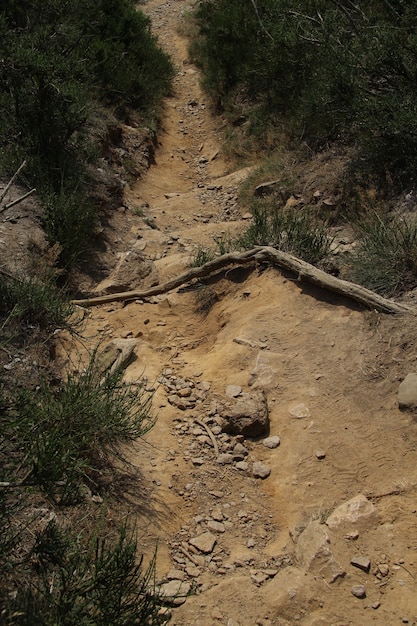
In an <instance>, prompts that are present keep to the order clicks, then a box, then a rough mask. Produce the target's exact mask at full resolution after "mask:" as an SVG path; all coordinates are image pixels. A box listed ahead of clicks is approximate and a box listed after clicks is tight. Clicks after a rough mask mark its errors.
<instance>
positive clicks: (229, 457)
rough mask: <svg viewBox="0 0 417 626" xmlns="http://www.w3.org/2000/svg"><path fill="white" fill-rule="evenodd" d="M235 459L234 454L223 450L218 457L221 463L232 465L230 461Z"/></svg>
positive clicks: (218, 461)
mask: <svg viewBox="0 0 417 626" xmlns="http://www.w3.org/2000/svg"><path fill="white" fill-rule="evenodd" d="M233 461H234V458H233V454H229V453H228V452H222V453H221V454H219V456H218V457H217V463H219V464H220V465H230V463H233Z"/></svg>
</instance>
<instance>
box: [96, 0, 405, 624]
mask: <svg viewBox="0 0 417 626" xmlns="http://www.w3.org/2000/svg"><path fill="white" fill-rule="evenodd" d="M187 9H188V3H187V0H151V1H150V2H148V3H147V4H146V5H145V6H144V10H145V11H146V13H147V14H149V15H150V16H151V18H152V21H153V27H154V30H155V33H156V34H157V35H158V37H159V39H160V42H161V44H162V45H163V46H164V47H165V48H166V49H167V50H168V51H169V52H170V53H171V54H172V55H173V57H174V60H175V63H176V66H177V68H178V74H177V77H176V80H175V91H174V94H173V96H172V97H171V98H170V99H169V100H168V101H167V103H166V110H165V118H164V123H163V132H162V133H161V134H160V137H159V140H160V146H159V149H158V151H157V154H156V164H155V165H153V166H152V167H151V168H150V170H149V172H148V174H147V175H146V176H145V178H143V179H142V180H140V181H139V182H138V183H136V184H135V186H134V187H133V188H131V189H129V190H128V192H127V202H128V204H129V205H130V206H144V205H145V203H147V204H148V205H149V207H147V208H146V214H147V215H148V216H149V217H151V218H152V219H153V220H154V223H155V224H156V226H157V229H152V228H149V227H147V226H146V225H144V223H143V221H142V220H140V219H139V217H137V218H135V216H134V215H133V214H130V216H129V220H130V222H129V223H130V230H129V231H128V232H127V234H126V232H125V234H124V237H125V244H126V249H129V247H131V246H132V242H134V241H138V240H139V241H142V242H143V246H142V247H143V253H144V254H145V255H146V256H148V257H149V258H150V259H151V260H153V261H154V262H155V266H156V269H157V272H158V280H159V281H160V282H163V281H165V280H167V279H168V278H172V277H173V276H175V275H177V274H179V273H180V272H182V271H184V268H185V267H186V266H187V264H188V263H189V261H190V257H192V255H193V251H195V249H196V248H197V247H198V245H199V244H201V243H206V244H207V243H210V242H211V241H212V238H213V236H221V235H225V234H227V233H228V232H230V233H234V232H236V231H237V230H239V229H242V228H244V226H245V224H246V223H247V222H246V221H245V220H243V219H242V217H243V215H242V214H243V213H244V212H246V211H245V210H243V209H240V207H239V206H237V205H236V201H235V191H236V187H237V185H238V183H239V181H240V180H241V179H243V178H244V177H245V176H246V175H247V172H248V170H244V171H237V172H235V171H233V166H232V165H231V164H230V163H227V162H226V160H225V159H224V157H223V156H222V149H221V143H220V141H221V133H220V132H219V128H218V125H219V123H220V122H219V120H217V119H216V118H213V117H212V116H211V114H210V112H209V110H208V107H207V106H206V101H205V97H204V95H203V94H202V92H201V90H200V87H199V74H198V71H197V69H196V68H195V67H194V66H193V65H192V64H191V63H190V62H189V60H188V55H187V41H186V39H185V38H184V37H182V36H181V35H180V34H178V26H179V24H180V22H181V16H182V14H183V12H184V11H186V10H187ZM126 220H127V218H126ZM126 223H127V222H125V224H124V228H125V231H126ZM119 244H120V242H119ZM209 289H211V290H214V291H215V292H216V294H217V300H216V301H215V302H214V304H213V306H212V308H211V309H210V310H209V312H208V313H204V312H198V311H197V301H196V295H195V292H193V291H190V290H179V291H178V292H174V293H170V294H168V295H164V296H158V297H155V298H153V299H152V301H148V302H134V303H130V304H128V305H126V306H124V307H123V306H122V305H121V304H112V305H106V306H102V307H95V308H92V309H91V310H89V313H88V318H87V328H86V334H87V335H89V336H92V337H94V340H96V339H97V338H101V339H102V340H104V341H107V340H111V339H115V338H137V339H138V344H137V345H136V347H135V353H136V360H135V361H134V362H133V363H132V364H131V365H129V366H128V367H127V369H126V378H127V379H128V380H134V379H137V378H140V377H141V376H143V375H145V376H146V378H147V379H148V386H149V388H155V390H156V391H155V396H154V411H155V413H156V415H157V418H158V420H157V423H156V425H155V427H154V428H153V430H152V431H151V432H150V433H149V435H148V436H147V438H146V440H147V442H148V445H144V444H140V445H138V447H137V451H136V454H135V455H134V457H133V458H132V460H133V461H134V462H135V463H136V464H137V465H138V466H139V467H140V468H141V472H142V482H141V483H140V485H138V487H137V504H138V505H139V507H138V510H137V515H138V519H137V525H138V529H139V531H140V535H141V537H142V547H143V550H144V552H145V554H147V555H149V554H151V552H152V550H153V548H154V546H155V545H156V544H158V546H159V547H158V563H157V571H158V578H159V579H164V577H166V575H167V574H168V572H169V571H170V570H171V569H172V568H175V569H176V570H181V572H183V574H182V576H183V577H184V580H185V581H191V582H192V583H193V585H194V588H195V591H196V593H195V595H191V596H190V597H189V598H188V599H187V600H186V602H185V603H184V604H182V605H181V606H179V607H177V608H173V609H172V617H171V621H170V622H169V623H170V624H172V625H176V626H180V625H181V626H186V625H187V626H191V625H193V626H194V625H195V626H197V625H201V626H203V625H204V626H206V625H211V624H222V625H225V626H226V625H227V626H237V625H240V626H254V625H255V624H259V625H260V624H264V625H266V624H274V625H284V624H285V625H290V624H297V623H300V624H303V625H306V626H307V625H312V624H315V625H317V626H318V625H322V626H325V625H326V626H327V625H329V624H335V625H336V624H337V625H338V626H341V625H342V624H343V625H347V624H349V625H350V624H351V625H355V626H356V625H360V624H371V623H372V624H374V623H375V624H384V625H386V624H396V623H401V621H402V622H403V623H409V624H412V623H417V593H416V577H417V497H416V485H417V422H416V419H415V417H414V415H413V414H412V413H407V412H401V411H400V410H399V409H398V403H397V390H398V385H399V382H400V380H401V379H402V378H403V377H404V376H405V375H406V374H407V373H408V372H410V371H413V370H415V368H416V367H417V364H416V358H417V354H416V352H415V349H414V338H415V336H416V330H417V323H416V320H415V319H414V318H411V317H410V318H409V317H394V316H383V315H379V314H377V313H374V312H369V311H364V310H361V309H359V308H358V307H356V306H355V305H353V304H352V303H350V302H349V301H345V300H343V299H341V298H336V297H334V296H332V295H330V294H327V293H324V292H321V291H320V290H318V289H317V290H316V289H313V288H307V287H304V288H303V287H302V286H301V285H300V284H299V283H297V282H296V281H295V280H293V277H291V276H283V275H282V274H281V273H280V272H278V271H277V270H274V269H271V268H269V269H268V268H264V267H260V268H257V269H255V270H254V271H252V272H251V273H246V271H245V272H244V271H242V272H240V273H239V272H235V273H232V274H230V275H228V276H226V277H223V278H222V279H221V280H219V281H216V282H214V283H213V284H212V285H211V286H209V287H208V288H206V290H205V294H206V295H207V294H209V293H210V292H209V291H208V290H209ZM202 297H203V296H202V295H201V290H200V303H201V298H202ZM236 340H238V341H236ZM242 340H243V341H242ZM257 363H258V367H257ZM175 377H176V378H175ZM175 379H176V381H177V382H178V380H179V379H181V380H186V381H187V384H188V382H190V381H191V385H192V386H193V389H198V390H199V393H200V395H199V396H198V399H197V402H196V403H195V404H194V405H193V407H192V408H185V409H184V410H182V409H181V408H178V407H177V406H174V405H172V404H170V402H169V401H168V399H167V393H166V391H165V389H164V382H165V383H166V381H171V382H172V381H173V380H174V381H175ZM158 381H159V382H158ZM202 383H206V384H202ZM228 385H237V386H240V387H241V388H242V391H243V392H249V391H253V390H254V389H258V390H259V389H261V390H263V391H264V392H265V394H266V397H267V402H268V407H269V414H270V420H271V428H270V431H271V432H270V434H271V435H278V436H279V437H280V440H281V443H280V445H279V447H277V448H275V449H268V448H266V447H265V446H264V445H263V443H262V439H260V440H257V441H255V440H245V441H244V445H245V447H246V448H247V449H248V451H249V455H248V469H247V470H239V469H237V468H236V466H235V464H231V465H221V464H219V463H217V462H216V455H215V453H214V449H213V447H212V442H211V440H210V438H209V436H208V434H207V432H206V431H205V430H204V428H202V427H201V425H199V424H198V423H197V421H196V420H198V421H199V422H201V421H203V422H207V423H208V424H209V427H210V428H211V429H213V428H214V427H215V421H214V422H213V421H210V420H209V419H208V418H210V416H211V417H213V415H214V413H213V411H212V409H213V406H215V403H216V402H217V401H218V399H219V398H220V397H224V395H225V392H226V387H227V386H228ZM300 405H301V408H300ZM297 414H298V415H299V417H294V415H297ZM300 415H301V416H300ZM213 424H214V426H213ZM215 436H216V441H217V442H218V445H219V446H220V448H221V449H222V446H223V444H224V445H225V447H226V448H227V441H226V440H224V439H222V437H221V436H218V435H215ZM318 457H322V458H318ZM196 458H198V459H200V461H201V463H200V461H198V463H195V462H193V459H194V460H195V459H196ZM255 461H262V462H264V463H265V464H267V465H268V466H269V467H270V468H271V474H270V476H269V477H268V478H266V479H264V480H262V479H256V478H254V477H253V476H252V472H251V468H252V465H253V463H254V462H255ZM139 494H142V495H144V497H145V500H144V501H142V502H141V501H140V498H139ZM360 494H363V495H364V496H366V497H367V498H368V500H369V502H370V503H371V504H372V505H373V506H374V511H373V513H372V514H371V515H369V516H366V517H362V518H359V520H358V521H357V522H346V521H345V522H344V523H343V524H341V525H340V526H337V527H335V528H329V527H328V526H326V525H324V524H323V523H324V522H325V521H326V520H327V518H328V516H329V515H330V514H331V513H332V512H333V511H334V510H335V508H337V507H338V506H339V505H340V504H342V503H344V502H346V501H348V500H350V499H351V498H354V497H356V496H358V495H360ZM145 503H146V506H145ZM213 520H214V521H216V520H217V521H218V520H220V522H219V523H221V524H223V528H224V530H223V531H219V532H217V533H215V532H214V533H213V534H214V535H215V537H216V540H217V543H216V546H215V547H214V549H213V551H212V552H210V553H209V554H207V555H205V556H202V554H201V552H199V551H198V550H196V549H193V547H192V546H191V545H190V544H189V543H188V542H189V540H190V539H192V538H195V537H197V536H198V535H200V534H201V533H203V532H204V531H206V530H207V525H208V524H210V522H213ZM314 521H316V522H317V523H316V524H313V525H311V522H314ZM317 528H318V530H317ZM305 529H309V530H308V532H306V533H303V531H305ZM310 531H311V533H312V534H313V535H314V537H315V538H314V539H311V541H310V540H309V539H308V535H309V533H310ZM317 533H318V534H317ZM323 533H325V534H323ZM324 536H327V537H328V541H327V539H326V540H325V541H324V546H323V545H321V543H320V537H324ZM302 537H303V539H302ZM317 537H318V538H319V541H318V543H317ZM184 550H185V552H184ZM187 553H188V555H189V556H191V557H192V559H191V560H190V558H188V556H187ZM358 556H362V557H366V558H368V559H369V560H370V562H371V564H370V569H369V571H363V570H362V569H360V568H358V567H356V566H355V565H352V564H351V560H352V559H353V558H354V557H358ZM177 575H178V576H179V574H177ZM174 576H175V575H174ZM354 585H364V586H365V590H366V597H365V598H357V597H355V596H354V595H353V594H352V587H353V586H354Z"/></svg>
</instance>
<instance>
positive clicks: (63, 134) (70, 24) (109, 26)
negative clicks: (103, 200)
mask: <svg viewBox="0 0 417 626" xmlns="http://www.w3.org/2000/svg"><path fill="white" fill-rule="evenodd" d="M0 59H1V60H0V149H1V158H0V173H1V174H4V175H10V174H12V173H13V172H14V171H15V170H16V169H17V168H18V166H19V165H20V164H21V163H22V162H23V160H26V161H27V167H26V169H25V171H24V179H23V182H25V183H26V184H27V185H28V186H31V187H36V188H37V190H38V193H39V195H40V197H41V199H42V201H43V203H44V206H45V227H46V231H47V234H48V236H49V238H50V240H51V242H56V241H57V242H59V244H60V246H61V255H60V262H61V264H62V265H63V266H64V267H65V268H69V267H71V266H72V265H73V264H74V263H75V262H76V261H77V259H78V257H79V255H80V254H81V252H82V251H83V248H84V246H85V243H86V239H87V238H88V235H89V234H90V233H91V230H92V228H93V225H94V220H95V215H96V210H97V207H96V206H95V203H94V200H93V196H94V186H95V185H96V181H95V180H94V176H93V175H92V174H91V171H92V167H91V165H93V164H94V163H95V161H96V160H97V158H99V157H101V156H102V146H103V143H104V141H105V139H106V136H107V133H108V129H109V127H110V126H111V125H113V126H115V125H116V124H117V122H118V120H126V119H127V118H128V117H129V114H130V112H131V111H132V110H133V111H135V114H136V115H137V116H139V117H138V119H142V120H143V121H144V122H146V123H152V124H154V123H155V115H156V110H157V107H158V105H159V104H160V101H161V98H162V97H163V96H164V95H166V94H167V92H168V90H169V88H170V81H171V78H172V75H173V68H172V65H171V62H170V60H169V58H168V57H167V55H166V54H165V53H163V52H162V51H161V49H160V48H159V47H158V45H157V43H156V41H155V39H154V37H153V36H152V35H151V33H150V30H149V20H148V18H147V17H145V16H144V15H143V13H141V12H140V11H137V10H136V9H135V6H134V3H133V1H132V0H98V1H97V0H73V1H71V2H69V1H67V0H64V1H61V0H22V1H21V2H15V1H14V0H3V1H2V3H1V6H0ZM89 166H90V167H89Z"/></svg>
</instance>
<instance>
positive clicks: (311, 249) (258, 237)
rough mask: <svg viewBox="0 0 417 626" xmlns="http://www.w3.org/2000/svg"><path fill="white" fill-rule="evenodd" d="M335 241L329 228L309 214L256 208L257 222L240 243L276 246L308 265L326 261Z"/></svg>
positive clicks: (254, 217)
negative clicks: (331, 237) (329, 235)
mask: <svg viewBox="0 0 417 626" xmlns="http://www.w3.org/2000/svg"><path fill="white" fill-rule="evenodd" d="M330 244H331V240H330V239H329V237H328V235H327V231H326V228H325V225H324V224H322V223H321V222H319V221H318V220H317V218H316V217H315V216H314V215H313V214H312V213H311V211H309V210H308V209H306V210H295V209H288V210H286V209H282V210H279V209H273V210H272V211H270V210H269V209H268V208H267V207H265V206H263V205H262V204H258V205H257V206H255V208H254V211H253V221H252V223H251V225H250V226H249V228H248V229H247V230H246V232H244V233H243V234H242V235H241V236H240V238H239V240H238V245H239V247H241V248H243V249H245V250H249V249H250V248H253V247H254V246H272V247H274V248H278V249H280V250H282V251H284V252H291V253H292V254H294V255H296V256H298V257H299V258H300V259H303V260H304V261H307V262H308V263H313V264H314V263H318V262H320V261H322V260H323V259H324V258H325V257H326V255H327V254H328V253H329V251H330Z"/></svg>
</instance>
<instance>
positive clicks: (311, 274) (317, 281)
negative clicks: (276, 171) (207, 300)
mask: <svg viewBox="0 0 417 626" xmlns="http://www.w3.org/2000/svg"><path fill="white" fill-rule="evenodd" d="M245 263H248V264H250V263H269V264H271V265H273V266H278V267H280V268H281V269H284V270H289V271H290V272H293V273H294V274H296V275H297V278H298V280H299V281H300V282H306V283H310V284H313V285H316V286H318V287H321V288H323V289H326V290H328V291H332V292H334V293H337V294H339V295H341V296H344V297H346V298H350V299H351V300H355V301H356V302H359V303H360V304H362V305H364V306H365V307H367V308H370V309H376V310H377V311H380V312H382V313H410V314H412V315H416V309H414V308H413V307H410V306H407V305H406V304H400V303H398V302H394V301H393V300H388V299H387V298H384V297H382V296H379V295H378V294H376V293H374V292H373V291H370V290H369V289H366V288H365V287H361V286H360V285H356V284H355V283H351V282H349V281H346V280H341V279H340V278H336V277H335V276H332V275H331V274H327V273H326V272H323V271H322V270H320V269H317V268H316V267H314V266H313V265H310V263H306V262H305V261H302V260H301V259H298V258H297V257H295V256H293V255H292V254H289V253H288V252H282V251H281V250H276V249H275V248H272V247H270V246H259V247H256V248H253V249H252V250H247V251H246V252H241V253H237V252H230V253H228V254H223V255H222V256H220V257H217V258H216V259H214V260H213V261H208V262H207V263H205V264H204V265H202V266H201V267H195V268H192V269H190V270H189V271H188V272H185V273H184V274H181V275H180V276H178V277H177V278H173V279H172V280H169V281H167V282H166V283H163V284H161V285H156V286H155V287H151V288H150V289H145V290H140V291H125V292H119V293H112V294H108V295H105V296H97V297H95V298H86V299H85V300H74V301H73V303H74V304H76V305H79V306H83V307H90V306H96V305H99V304H106V303H108V302H126V301H130V300H137V299H144V298H149V297H151V296H156V295H159V294H162V293H167V292H168V291H172V290H173V289H177V288H178V287H181V286H182V285H185V284H186V283H189V282H190V281H192V280H195V279H199V278H204V277H205V276H209V275H210V274H212V273H213V272H215V271H218V270H220V269H222V268H225V267H227V266H229V265H235V264H238V265H241V264H245Z"/></svg>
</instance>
